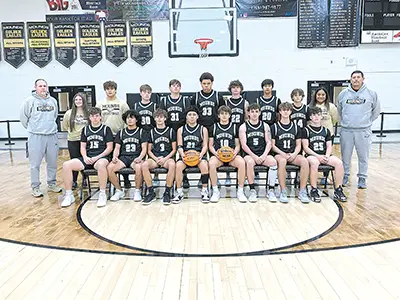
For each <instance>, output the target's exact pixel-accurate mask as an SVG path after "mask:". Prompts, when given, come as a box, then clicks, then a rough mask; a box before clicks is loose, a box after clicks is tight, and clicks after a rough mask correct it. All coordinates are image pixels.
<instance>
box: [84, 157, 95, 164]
mask: <svg viewBox="0 0 400 300" xmlns="http://www.w3.org/2000/svg"><path fill="white" fill-rule="evenodd" d="M83 161H84V162H85V164H87V165H93V163H92V159H91V158H89V157H87V156H85V157H84V158H83Z"/></svg>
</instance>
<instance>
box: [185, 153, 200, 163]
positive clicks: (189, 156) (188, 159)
mask: <svg viewBox="0 0 400 300" xmlns="http://www.w3.org/2000/svg"><path fill="white" fill-rule="evenodd" d="M183 162H184V163H185V164H186V165H188V166H189V167H195V166H197V165H198V164H199V162H200V153H199V152H197V151H196V150H188V151H186V152H185V156H184V157H183Z"/></svg>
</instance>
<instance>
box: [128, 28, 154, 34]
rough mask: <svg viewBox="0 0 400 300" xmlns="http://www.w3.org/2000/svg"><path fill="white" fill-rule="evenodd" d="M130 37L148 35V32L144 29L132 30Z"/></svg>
mask: <svg viewBox="0 0 400 300" xmlns="http://www.w3.org/2000/svg"><path fill="white" fill-rule="evenodd" d="M132 35H150V31H149V28H146V27H140V28H132Z"/></svg>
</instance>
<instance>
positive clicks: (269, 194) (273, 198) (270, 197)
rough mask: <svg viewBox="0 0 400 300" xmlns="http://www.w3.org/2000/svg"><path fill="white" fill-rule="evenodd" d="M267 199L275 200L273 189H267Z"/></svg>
mask: <svg viewBox="0 0 400 300" xmlns="http://www.w3.org/2000/svg"><path fill="white" fill-rule="evenodd" d="M268 200H269V202H276V201H277V200H278V199H276V195H275V191H274V190H272V189H271V190H268Z"/></svg>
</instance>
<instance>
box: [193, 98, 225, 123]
mask: <svg viewBox="0 0 400 300" xmlns="http://www.w3.org/2000/svg"><path fill="white" fill-rule="evenodd" d="M222 104H225V101H224V100H223V98H222V95H220V94H218V92H216V91H212V92H211V93H209V94H206V93H204V92H203V91H200V92H197V93H196V95H195V99H194V105H195V106H197V108H198V109H199V112H200V116H199V121H198V122H199V124H201V125H203V126H205V127H207V128H210V127H211V126H212V125H213V124H215V123H217V122H218V114H217V110H218V107H219V106H220V105H222Z"/></svg>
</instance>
